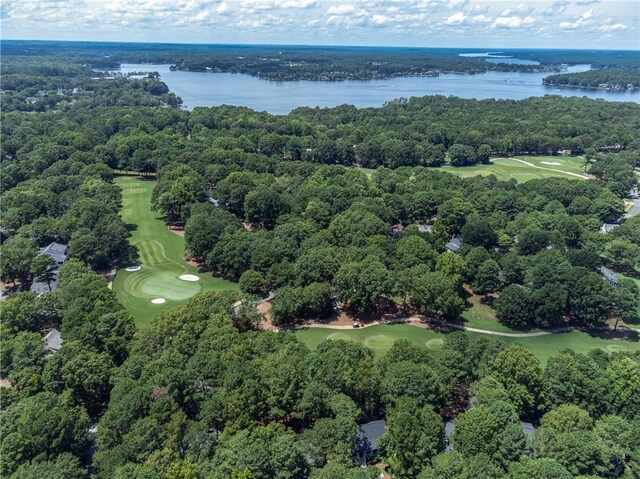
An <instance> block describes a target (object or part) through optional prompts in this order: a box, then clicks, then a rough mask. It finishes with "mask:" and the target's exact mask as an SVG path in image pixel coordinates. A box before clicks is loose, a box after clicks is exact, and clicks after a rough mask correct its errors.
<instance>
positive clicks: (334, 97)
mask: <svg viewBox="0 0 640 479" xmlns="http://www.w3.org/2000/svg"><path fill="white" fill-rule="evenodd" d="M588 68H589V67H588V65H576V66H572V67H569V68H568V69H567V71H570V72H578V71H585V70H588ZM120 71H121V72H122V73H130V72H136V71H145V72H149V71H157V72H159V73H160V75H161V78H162V81H164V82H165V83H166V84H167V85H168V86H169V89H170V90H171V91H172V92H174V93H175V94H176V95H178V96H180V97H182V99H183V101H184V106H185V107H186V108H187V109H189V110H191V109H193V108H195V107H197V106H217V105H223V104H228V105H239V106H248V107H250V108H253V109H254V110H258V111H263V110H264V111H268V112H270V113H274V114H286V113H288V112H290V111H291V110H292V109H294V108H297V107H300V106H310V107H315V106H320V107H331V106H336V105H342V104H345V103H347V104H351V105H355V106H357V107H377V106H381V105H383V104H384V103H385V102H387V101H389V100H393V99H395V98H399V97H405V98H410V97H412V96H424V95H446V96H449V95H454V96H458V97H461V98H477V99H485V98H505V99H512V100H520V99H523V98H528V97H531V96H543V95H562V96H587V97H589V98H604V99H606V100H609V101H632V102H636V103H640V92H638V91H637V90H636V91H634V92H633V93H632V92H626V91H624V92H613V91H606V90H575V89H569V88H550V87H545V86H543V85H542V79H543V78H544V77H545V76H547V75H548V74H545V73H517V72H489V73H484V74H481V75H460V74H443V75H440V76H439V77H437V78H426V77H403V78H391V79H388V80H369V81H353V80H350V81H343V82H318V81H292V82H275V81H268V80H261V79H259V78H256V77H252V76H249V75H240V74H233V73H199V72H183V71H175V72H172V71H171V70H169V65H153V64H123V65H122V66H121V69H120Z"/></svg>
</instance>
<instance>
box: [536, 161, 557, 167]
mask: <svg viewBox="0 0 640 479" xmlns="http://www.w3.org/2000/svg"><path fill="white" fill-rule="evenodd" d="M540 163H542V164H543V165H553V166H560V165H562V163H558V162H557V161H541V162H540Z"/></svg>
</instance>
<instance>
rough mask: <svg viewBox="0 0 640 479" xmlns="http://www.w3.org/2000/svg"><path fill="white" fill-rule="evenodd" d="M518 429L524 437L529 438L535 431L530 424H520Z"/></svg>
mask: <svg viewBox="0 0 640 479" xmlns="http://www.w3.org/2000/svg"><path fill="white" fill-rule="evenodd" d="M520 427H521V428H522V432H524V435H525V436H530V435H531V434H533V433H534V432H535V430H536V428H535V427H534V426H533V424H531V423H530V422H520Z"/></svg>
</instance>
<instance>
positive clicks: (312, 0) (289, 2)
mask: <svg viewBox="0 0 640 479" xmlns="http://www.w3.org/2000/svg"><path fill="white" fill-rule="evenodd" d="M319 6H320V4H319V3H318V1H317V0H243V1H242V2H240V7H241V8H242V9H244V10H250V11H251V10H254V11H255V10H277V9H282V10H287V9H306V8H317V7H319Z"/></svg>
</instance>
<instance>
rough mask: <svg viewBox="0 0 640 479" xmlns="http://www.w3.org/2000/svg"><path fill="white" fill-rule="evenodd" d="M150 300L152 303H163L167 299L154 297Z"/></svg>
mask: <svg viewBox="0 0 640 479" xmlns="http://www.w3.org/2000/svg"><path fill="white" fill-rule="evenodd" d="M151 302H152V303H153V304H163V303H166V302H167V300H166V299H164V298H156V299H152V300H151Z"/></svg>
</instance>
